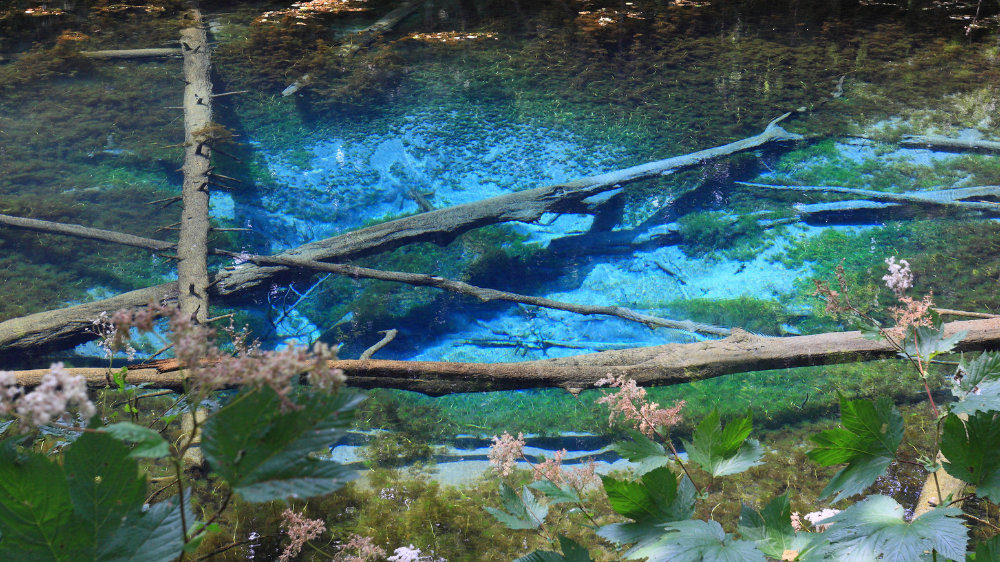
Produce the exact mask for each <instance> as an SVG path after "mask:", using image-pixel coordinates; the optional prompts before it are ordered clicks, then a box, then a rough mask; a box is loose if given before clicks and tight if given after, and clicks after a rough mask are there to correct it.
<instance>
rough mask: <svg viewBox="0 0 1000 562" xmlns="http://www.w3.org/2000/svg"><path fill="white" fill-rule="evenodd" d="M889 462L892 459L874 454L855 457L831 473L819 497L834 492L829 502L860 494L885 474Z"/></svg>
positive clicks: (824, 496)
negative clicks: (835, 495)
mask: <svg viewBox="0 0 1000 562" xmlns="http://www.w3.org/2000/svg"><path fill="white" fill-rule="evenodd" d="M890 464H892V459H887V458H885V457H876V456H875V455H863V456H860V457H857V458H855V459H854V460H852V461H851V463H850V464H848V465H847V466H845V467H844V468H842V469H840V470H839V471H837V474H834V475H833V478H831V479H830V481H829V482H828V483H827V484H826V487H825V488H823V493H822V494H821V495H820V499H823V498H828V497H830V496H831V495H833V494H834V493H836V494H837V497H835V498H833V500H831V503H837V502H839V501H840V500H842V499H844V498H849V497H851V496H853V495H855V494H860V493H862V492H864V491H865V489H867V488H868V486H871V485H872V484H873V483H874V482H875V481H876V480H878V477H879V476H882V475H883V474H885V471H886V469H888V468H889V465H890Z"/></svg>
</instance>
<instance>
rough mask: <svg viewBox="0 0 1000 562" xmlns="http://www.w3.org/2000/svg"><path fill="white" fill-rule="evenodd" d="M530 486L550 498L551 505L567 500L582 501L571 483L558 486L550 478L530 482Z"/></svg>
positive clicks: (570, 501)
mask: <svg viewBox="0 0 1000 562" xmlns="http://www.w3.org/2000/svg"><path fill="white" fill-rule="evenodd" d="M528 487H529V488H534V489H535V490H538V491H539V492H541V493H543V494H545V497H546V498H548V499H549V504H550V505H555V504H557V503H566V502H569V503H580V501H581V500H580V496H578V495H577V494H576V491H575V490H573V488H572V486H569V485H563V486H556V485H555V484H553V483H552V482H551V481H549V480H539V481H538V482H534V483H532V484H529V485H528Z"/></svg>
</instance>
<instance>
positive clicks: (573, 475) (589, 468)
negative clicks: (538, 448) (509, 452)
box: [534, 449, 598, 492]
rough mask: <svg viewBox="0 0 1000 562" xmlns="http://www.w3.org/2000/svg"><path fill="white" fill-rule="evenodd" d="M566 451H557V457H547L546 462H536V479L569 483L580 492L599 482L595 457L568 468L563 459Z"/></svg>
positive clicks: (565, 484) (559, 484) (563, 483)
mask: <svg viewBox="0 0 1000 562" xmlns="http://www.w3.org/2000/svg"><path fill="white" fill-rule="evenodd" d="M566 453H567V451H566V449H563V450H561V451H556V452H555V455H554V457H555V458H551V459H545V461H544V462H541V463H538V464H536V465H535V466H534V469H535V474H534V479H535V480H541V479H542V478H545V479H546V480H550V481H552V482H554V483H555V484H556V485H558V486H567V485H568V486H570V487H571V488H573V489H574V490H577V491H580V492H582V491H583V490H584V489H585V488H586V487H587V486H589V485H590V484H593V483H596V482H597V480H598V476H597V473H596V469H597V465H596V464H595V463H594V460H593V459H591V460H590V462H588V463H586V464H584V465H582V466H580V467H579V468H574V469H572V470H566V469H564V468H563V466H562V461H563V458H565V457H566Z"/></svg>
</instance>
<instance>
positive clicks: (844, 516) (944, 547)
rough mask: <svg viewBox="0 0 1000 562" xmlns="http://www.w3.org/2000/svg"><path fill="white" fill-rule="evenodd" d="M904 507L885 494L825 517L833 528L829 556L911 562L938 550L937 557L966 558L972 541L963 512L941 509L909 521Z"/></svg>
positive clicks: (860, 560)
mask: <svg viewBox="0 0 1000 562" xmlns="http://www.w3.org/2000/svg"><path fill="white" fill-rule="evenodd" d="M905 514H906V513H905V510H904V509H903V506H901V505H899V504H898V503H897V502H896V500H894V499H892V498H890V497H886V496H879V495H875V496H868V497H867V498H866V499H865V500H864V501H861V502H858V503H856V504H854V505H852V506H851V507H849V508H847V509H846V510H844V511H842V512H840V513H838V514H836V515H834V516H833V517H830V518H828V519H824V520H823V524H824V525H826V524H831V527H830V528H829V529H828V530H827V531H826V532H825V533H823V535H822V537H823V538H825V539H826V541H827V542H828V546H827V548H826V550H825V555H826V557H827V559H832V560H836V561H843V562H848V561H850V562H913V561H916V560H923V559H925V558H926V553H930V552H932V551H935V552H937V553H938V554H939V555H940V556H939V557H938V560H942V559H950V560H965V550H966V545H967V543H968V536H967V535H966V529H965V525H963V524H962V520H961V519H959V518H958V517H959V516H960V515H962V510H960V509H956V508H951V507H939V508H937V509H934V510H931V511H928V512H927V513H924V514H923V515H921V516H920V517H917V518H916V519H914V520H913V522H912V523H907V522H906V519H905V518H904V516H905Z"/></svg>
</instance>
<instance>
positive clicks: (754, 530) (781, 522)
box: [738, 493, 810, 560]
mask: <svg viewBox="0 0 1000 562" xmlns="http://www.w3.org/2000/svg"><path fill="white" fill-rule="evenodd" d="M738 530H739V532H740V536H742V537H743V538H744V539H746V540H751V541H754V542H756V543H757V548H758V549H760V551H761V552H763V553H764V554H766V555H767V556H770V557H771V558H777V559H778V560H780V559H781V557H782V555H783V554H784V553H785V551H786V550H794V551H797V552H798V551H802V550H804V549H805V548H806V546H807V545H808V544H809V538H810V537H809V536H808V534H805V533H804V534H801V535H796V534H795V529H794V528H792V508H791V503H790V502H789V501H788V494H787V493H785V494H782V495H780V496H778V497H776V498H774V499H773V500H771V503H769V504H767V505H766V506H764V509H762V510H760V511H757V510H756V509H754V508H752V507H750V506H748V505H746V504H743V509H742V510H741V512H740V523H739V529H738Z"/></svg>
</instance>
